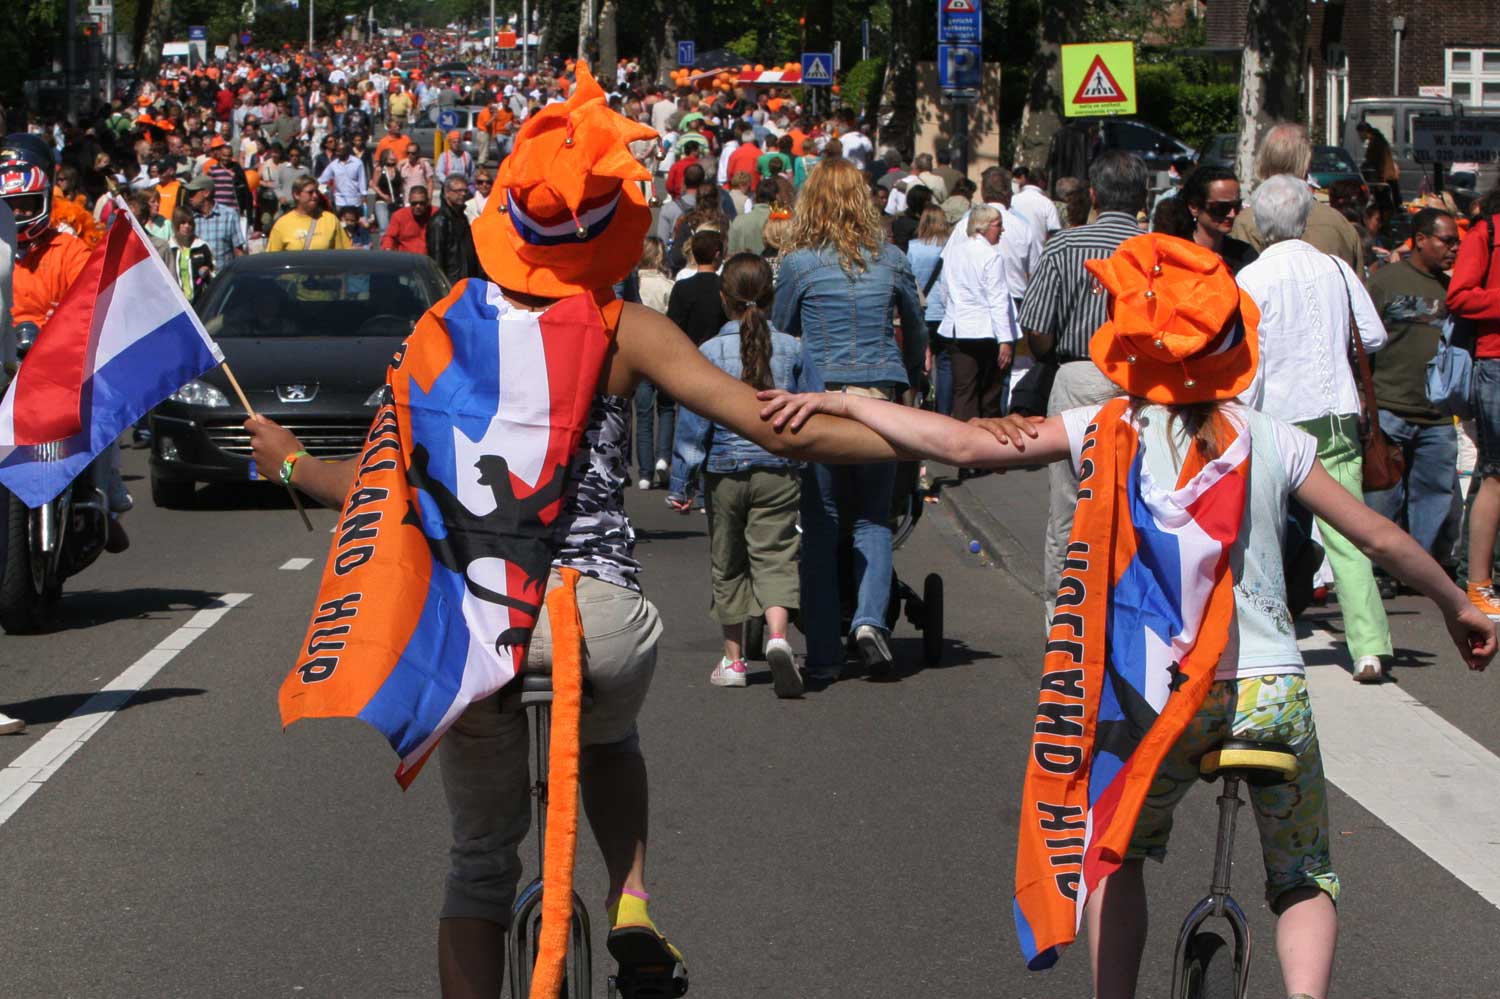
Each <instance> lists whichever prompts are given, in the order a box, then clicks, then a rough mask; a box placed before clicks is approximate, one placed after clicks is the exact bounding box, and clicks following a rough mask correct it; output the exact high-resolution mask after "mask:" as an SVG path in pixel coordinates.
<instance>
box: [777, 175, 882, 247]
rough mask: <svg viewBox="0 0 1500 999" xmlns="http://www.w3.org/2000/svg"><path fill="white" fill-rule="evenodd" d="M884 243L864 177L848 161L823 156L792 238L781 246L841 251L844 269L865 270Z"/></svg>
mask: <svg viewBox="0 0 1500 999" xmlns="http://www.w3.org/2000/svg"><path fill="white" fill-rule="evenodd" d="M884 244H885V229H884V228H883V227H882V226H881V224H880V212H879V210H878V209H877V208H876V207H875V206H874V204H872V203H871V201H870V188H869V185H868V184H866V183H865V175H864V173H862V172H861V171H860V169H859V167H857V166H855V165H854V164H853V163H851V162H849V161H848V160H845V159H830V160H824V161H823V162H821V163H819V164H818V165H817V166H816V167H814V168H813V171H812V172H811V173H809V174H808V175H807V183H806V184H805V185H804V186H803V188H802V192H801V193H800V194H799V195H798V196H797V207H796V209H795V211H794V212H793V213H792V231H791V237H790V239H788V240H787V243H786V245H785V246H783V247H782V248H781V249H782V251H783V252H790V251H792V250H821V249H824V248H832V249H834V250H837V251H838V255H839V264H840V266H842V267H843V268H844V270H845V271H849V272H851V273H852V272H853V271H856V270H860V271H862V270H864V269H865V268H866V266H867V264H868V262H867V260H866V257H873V256H875V255H876V254H878V253H879V252H880V249H881V247H882V246H883V245H884Z"/></svg>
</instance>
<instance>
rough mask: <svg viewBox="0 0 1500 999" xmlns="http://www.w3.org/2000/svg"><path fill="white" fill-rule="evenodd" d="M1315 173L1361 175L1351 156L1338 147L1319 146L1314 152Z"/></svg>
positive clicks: (1313, 166)
mask: <svg viewBox="0 0 1500 999" xmlns="http://www.w3.org/2000/svg"><path fill="white" fill-rule="evenodd" d="M1312 172H1313V173H1359V170H1358V169H1356V168H1355V166H1354V161H1353V160H1352V159H1350V158H1349V154H1348V153H1346V152H1344V151H1343V150H1342V149H1340V148H1338V147H1337V146H1319V147H1318V148H1317V149H1315V150H1313V159H1312Z"/></svg>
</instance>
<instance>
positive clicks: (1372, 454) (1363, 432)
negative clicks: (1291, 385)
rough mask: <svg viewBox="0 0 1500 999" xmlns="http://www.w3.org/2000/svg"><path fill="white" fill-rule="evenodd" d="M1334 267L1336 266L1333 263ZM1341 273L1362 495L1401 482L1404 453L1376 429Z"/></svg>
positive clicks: (1370, 380)
mask: <svg viewBox="0 0 1500 999" xmlns="http://www.w3.org/2000/svg"><path fill="white" fill-rule="evenodd" d="M1334 266H1338V265H1337V263H1335V265H1334ZM1343 274H1344V272H1343V268H1339V277H1340V279H1341V280H1343V282H1344V298H1345V300H1346V301H1347V302H1348V305H1349V339H1350V341H1351V342H1352V347H1353V358H1352V361H1351V363H1352V366H1353V368H1354V380H1355V381H1356V382H1358V383H1359V398H1360V414H1359V439H1360V443H1361V445H1362V450H1363V451H1364V466H1363V469H1362V471H1361V476H1360V478H1361V484H1362V485H1363V486H1364V490H1365V491H1366V492H1379V491H1380V490H1382V489H1390V488H1391V487H1392V486H1395V485H1397V484H1399V483H1400V482H1401V479H1402V477H1403V476H1404V475H1405V474H1406V454H1405V452H1403V451H1402V450H1401V446H1400V445H1398V444H1393V443H1391V439H1390V438H1389V437H1387V436H1386V435H1385V431H1384V430H1381V429H1380V409H1379V407H1378V406H1377V405H1376V403H1375V379H1374V377H1373V376H1372V375H1371V373H1370V355H1369V354H1367V353H1365V345H1364V341H1363V340H1362V339H1361V338H1360V335H1359V320H1358V318H1357V317H1356V316H1355V314H1354V294H1353V292H1351V291H1350V290H1349V279H1348V278H1345V277H1344V276H1343Z"/></svg>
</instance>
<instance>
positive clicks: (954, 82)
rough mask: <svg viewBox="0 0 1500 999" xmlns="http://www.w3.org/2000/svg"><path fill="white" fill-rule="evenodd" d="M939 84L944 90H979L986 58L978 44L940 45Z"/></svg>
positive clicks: (938, 61)
mask: <svg viewBox="0 0 1500 999" xmlns="http://www.w3.org/2000/svg"><path fill="white" fill-rule="evenodd" d="M937 66H938V86H939V87H941V88H942V89H944V90H978V89H979V84H980V83H981V82H982V81H983V79H984V60H983V57H982V56H981V55H980V50H979V46H978V45H939V46H938V59H937Z"/></svg>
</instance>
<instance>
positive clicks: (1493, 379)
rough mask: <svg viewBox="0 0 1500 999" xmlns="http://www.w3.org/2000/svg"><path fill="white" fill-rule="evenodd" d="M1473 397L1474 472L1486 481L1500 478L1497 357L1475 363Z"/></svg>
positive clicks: (1499, 365) (1499, 371)
mask: <svg viewBox="0 0 1500 999" xmlns="http://www.w3.org/2000/svg"><path fill="white" fill-rule="evenodd" d="M1473 396H1474V398H1473V403H1474V426H1475V429H1476V431H1477V433H1476V435H1475V436H1476V438H1477V439H1476V441H1475V443H1476V445H1478V448H1479V458H1478V461H1477V462H1476V464H1475V466H1474V471H1475V472H1477V473H1478V474H1479V475H1481V476H1484V477H1487V478H1488V477H1496V476H1500V357H1481V358H1478V359H1477V360H1475V362H1474V391H1473Z"/></svg>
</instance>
